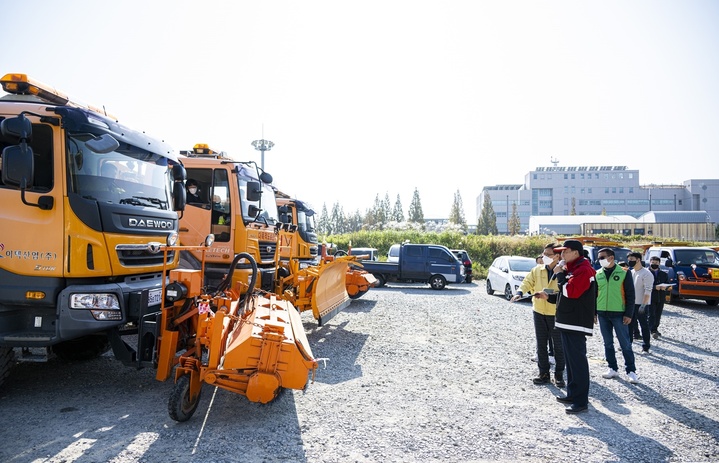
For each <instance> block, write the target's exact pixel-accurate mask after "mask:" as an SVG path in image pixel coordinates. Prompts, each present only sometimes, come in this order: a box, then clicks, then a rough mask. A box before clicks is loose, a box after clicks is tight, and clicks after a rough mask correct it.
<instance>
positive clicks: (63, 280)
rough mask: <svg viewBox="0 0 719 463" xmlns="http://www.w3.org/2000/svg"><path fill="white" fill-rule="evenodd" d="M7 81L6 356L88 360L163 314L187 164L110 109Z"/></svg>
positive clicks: (3, 166)
mask: <svg viewBox="0 0 719 463" xmlns="http://www.w3.org/2000/svg"><path fill="white" fill-rule="evenodd" d="M0 83H2V87H3V90H4V91H5V92H6V93H7V95H5V96H3V97H2V98H0V150H2V160H1V161H0V162H1V163H0V179H1V180H0V204H2V208H0V221H1V222H2V227H0V349H3V350H5V349H12V348H16V347H20V348H28V350H29V349H30V348H50V347H52V350H53V351H55V352H56V353H57V354H58V355H64V356H65V357H67V358H72V357H73V356H74V355H75V354H78V355H84V354H85V353H86V352H88V351H91V350H96V349H95V348H98V349H99V348H101V346H102V344H103V343H104V344H105V345H106V344H107V334H108V333H110V332H114V331H113V330H114V329H116V328H118V327H119V326H124V325H126V324H130V323H135V322H137V321H138V319H139V318H140V317H142V316H143V314H145V313H146V312H147V311H148V310H152V309H155V308H158V307H159V304H160V302H161V286H162V282H163V280H164V278H165V275H164V274H163V270H164V269H168V268H173V267H175V266H176V265H177V262H178V256H176V255H174V254H170V255H169V259H170V261H169V262H165V260H164V256H163V254H162V253H160V252H158V249H159V245H161V244H165V243H166V242H167V241H168V239H169V238H171V236H173V235H176V234H177V228H178V215H177V212H176V211H177V210H181V209H182V208H184V202H185V191H184V186H183V184H182V182H183V181H184V169H183V168H182V165H181V164H180V162H179V160H178V158H177V156H176V155H175V154H174V152H173V150H172V148H171V147H170V146H168V145H167V144H165V143H163V142H161V141H159V140H157V139H154V138H151V137H149V136H148V135H146V134H145V133H144V132H140V131H136V130H133V129H131V128H129V127H126V126H124V125H121V124H120V123H118V122H117V118H115V117H111V116H108V115H107V114H106V113H105V111H104V110H98V109H96V108H93V107H91V106H87V105H84V104H80V103H78V102H76V101H74V100H73V99H71V98H70V97H68V96H66V95H64V94H63V93H61V92H59V91H57V90H55V89H54V88H52V87H50V86H47V85H45V84H42V83H40V82H38V81H35V80H33V79H31V78H29V77H28V76H27V75H25V74H7V75H5V76H4V77H3V78H2V79H0ZM103 340H104V341H103ZM25 352H26V350H23V354H24V353H25ZM0 367H2V365H0ZM1 377H2V372H0V378H1Z"/></svg>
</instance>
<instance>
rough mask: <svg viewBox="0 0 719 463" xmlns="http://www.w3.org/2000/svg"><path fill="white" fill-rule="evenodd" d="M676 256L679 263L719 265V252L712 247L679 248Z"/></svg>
mask: <svg viewBox="0 0 719 463" xmlns="http://www.w3.org/2000/svg"><path fill="white" fill-rule="evenodd" d="M674 256H675V257H676V262H675V263H676V264H677V265H691V264H697V265H719V254H717V252H716V251H713V250H711V249H677V250H675V251H674Z"/></svg>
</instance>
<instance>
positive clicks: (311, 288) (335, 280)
mask: <svg viewBox="0 0 719 463" xmlns="http://www.w3.org/2000/svg"><path fill="white" fill-rule="evenodd" d="M285 264H286V265H288V266H289V267H290V268H286V267H283V268H282V270H284V273H286V274H288V276H287V277H284V278H279V279H278V280H277V286H278V287H277V288H276V289H275V292H276V293H277V294H281V297H282V299H285V300H287V301H290V302H291V303H292V304H293V305H294V306H295V307H296V308H297V310H299V311H300V312H304V311H306V310H310V309H311V310H312V315H313V316H314V317H315V319H316V320H317V323H318V325H320V326H322V324H323V323H324V322H326V321H328V320H329V319H331V318H332V317H334V316H335V315H337V313H338V312H340V311H341V310H342V309H344V308H345V307H347V305H349V303H350V302H351V301H350V297H349V295H348V294H347V288H346V283H345V278H346V275H347V269H348V265H349V264H348V262H347V261H341V260H338V261H334V262H320V264H319V265H312V266H309V267H306V268H302V269H300V268H299V267H300V264H299V261H297V260H294V259H293V260H290V261H289V262H288V263H285Z"/></svg>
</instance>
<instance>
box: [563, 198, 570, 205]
mask: <svg viewBox="0 0 719 463" xmlns="http://www.w3.org/2000/svg"><path fill="white" fill-rule="evenodd" d="M564 205H565V206H569V198H564Z"/></svg>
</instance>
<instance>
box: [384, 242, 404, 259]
mask: <svg viewBox="0 0 719 463" xmlns="http://www.w3.org/2000/svg"><path fill="white" fill-rule="evenodd" d="M400 246H401V244H393V245H392V246H390V247H389V252H388V253H387V262H399V248H400Z"/></svg>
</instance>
